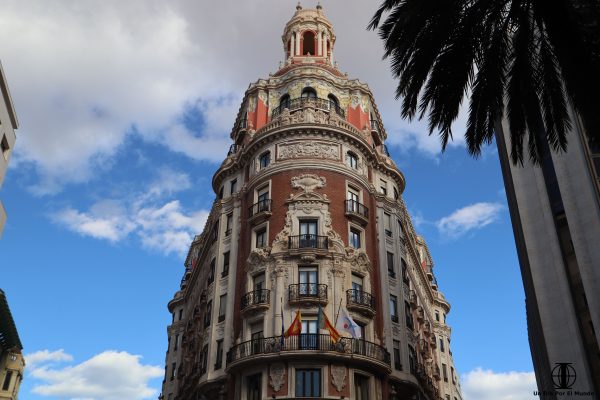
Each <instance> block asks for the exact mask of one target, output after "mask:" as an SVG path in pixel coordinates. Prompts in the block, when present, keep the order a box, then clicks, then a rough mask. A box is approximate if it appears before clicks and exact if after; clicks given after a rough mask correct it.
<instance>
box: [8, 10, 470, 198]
mask: <svg viewBox="0 0 600 400" xmlns="http://www.w3.org/2000/svg"><path fill="white" fill-rule="evenodd" d="M323 5H324V9H325V13H326V15H327V16H328V17H329V18H330V19H331V20H332V22H333V25H334V27H335V29H336V33H337V38H338V40H337V43H336V49H335V51H336V59H337V60H338V61H339V62H340V68H341V69H342V70H343V71H346V70H347V71H348V72H349V76H350V77H351V78H354V77H357V78H359V79H361V80H362V81H364V82H367V83H368V84H369V85H370V87H371V88H372V90H373V92H374V94H375V98H376V100H377V103H378V105H379V109H380V111H381V112H382V114H383V117H384V121H385V122H386V125H387V128H388V132H389V134H390V137H389V142H390V143H391V144H398V145H401V148H402V149H404V150H410V149H417V150H419V151H421V152H424V153H426V154H435V153H438V151H439V141H438V139H437V138H436V137H435V136H433V137H429V136H427V134H426V123H425V122H413V123H409V122H407V121H404V120H402V119H400V118H399V117H398V114H399V109H400V103H399V102H398V101H396V100H395V99H394V89H395V86H396V82H395V81H394V80H392V78H391V75H390V72H389V63H388V62H380V61H379V60H380V59H381V56H382V54H383V49H382V43H381V40H380V39H379V37H378V35H377V33H376V32H368V31H366V30H365V29H363V27H365V26H366V25H367V24H368V21H369V19H370V17H371V16H372V15H373V13H374V11H375V9H376V5H374V4H373V3H371V2H365V1H362V0H348V1H347V2H344V4H343V6H342V5H341V3H340V2H337V1H335V2H334V1H327V0H326V1H324V2H323ZM305 6H313V5H311V4H307V5H305ZM266 9H268V10H269V12H268V13H265V12H264V10H266ZM293 12H294V4H293V3H289V2H281V1H276V0H255V1H252V2H240V1H238V0H223V1H218V2H214V1H213V2H209V1H206V0H202V1H190V0H177V1H172V2H162V1H159V0H148V1H145V0H131V1H127V2H122V1H117V0H107V1H102V2H97V3H93V4H90V3H81V2H79V1H76V0H70V1H56V0H38V1H29V2H26V3H25V4H24V3H23V2H22V1H19V0H7V1H5V2H3V4H2V13H1V14H0V41H1V42H2V43H3V45H2V47H1V48H0V59H2V61H3V64H4V69H5V72H6V75H7V77H8V81H9V86H10V88H11V92H12V95H13V98H14V100H15V106H16V109H17V113H18V115H19V119H20V122H21V127H20V129H19V132H18V143H17V146H16V153H15V161H18V162H19V163H21V162H23V163H31V164H32V165H34V166H35V167H36V171H37V172H38V177H39V181H38V182H37V184H36V185H35V187H34V188H33V189H34V190H35V192H36V193H38V194H48V193H53V192H56V191H59V190H60V189H61V188H62V187H63V186H64V185H65V184H66V183H81V182H86V181H88V180H90V179H92V178H93V177H94V172H95V171H96V170H98V169H105V170H106V169H110V168H111V159H112V158H113V157H114V155H115V154H116V152H117V151H118V150H119V149H121V147H122V146H123V145H124V143H125V139H126V137H127V135H128V134H131V132H133V131H135V132H136V133H138V134H139V135H140V136H141V137H142V139H144V140H146V141H150V142H157V143H160V144H161V145H163V146H164V148H165V149H166V150H168V151H174V152H179V153H181V154H184V155H185V156H187V157H191V158H193V159H202V160H210V161H219V160H221V159H222V158H223V156H224V155H225V153H226V151H227V147H228V144H229V138H228V134H229V130H230V129H231V127H232V126H233V123H234V118H235V116H236V114H237V111H238V109H239V105H240V101H241V99H242V95H243V92H244V90H245V89H246V87H247V85H248V83H249V82H253V81H256V80H257V79H258V78H262V77H266V76H267V75H268V73H269V72H273V71H275V70H276V69H277V64H278V61H280V60H282V59H283V56H284V55H283V49H282V43H281V32H282V30H283V27H284V24H285V23H286V22H287V20H288V19H289V18H290V17H291V15H292V14H293ZM223 21H227V23H223ZM357 27H359V29H357ZM23 49H27V51H23ZM357 49H360V52H357ZM190 107H191V108H192V109H195V110H196V111H197V112H199V113H200V114H201V115H202V119H201V122H199V123H198V124H199V125H201V126H196V127H193V132H192V131H190V130H189V129H187V128H186V127H184V126H183V125H182V124H181V121H182V116H183V114H184V113H185V111H186V110H188V109H189V108H190ZM461 118H462V117H461ZM461 118H459V121H458V122H457V124H458V125H459V126H462V125H464V118H462V119H461ZM461 132H462V130H461V128H457V129H456V133H457V136H458V137H457V141H456V142H455V143H454V144H452V145H461V144H462V139H461V138H460V136H461ZM128 150H130V149H128Z"/></svg>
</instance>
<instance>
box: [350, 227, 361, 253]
mask: <svg viewBox="0 0 600 400" xmlns="http://www.w3.org/2000/svg"><path fill="white" fill-rule="evenodd" d="M348 242H349V244H350V247H354V248H355V249H360V246H361V244H360V230H358V229H356V228H350V238H349V239H348Z"/></svg>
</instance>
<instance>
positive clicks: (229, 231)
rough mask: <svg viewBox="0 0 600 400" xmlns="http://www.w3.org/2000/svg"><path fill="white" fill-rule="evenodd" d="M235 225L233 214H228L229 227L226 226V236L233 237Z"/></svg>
mask: <svg viewBox="0 0 600 400" xmlns="http://www.w3.org/2000/svg"><path fill="white" fill-rule="evenodd" d="M232 225H233V213H231V214H227V225H226V226H225V236H229V235H231V226H232Z"/></svg>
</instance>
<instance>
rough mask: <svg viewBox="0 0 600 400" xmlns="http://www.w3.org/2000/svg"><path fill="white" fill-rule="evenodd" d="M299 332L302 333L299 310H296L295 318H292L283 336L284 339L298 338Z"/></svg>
mask: <svg viewBox="0 0 600 400" xmlns="http://www.w3.org/2000/svg"><path fill="white" fill-rule="evenodd" d="M282 317H283V315H282ZM300 332H302V316H301V315H300V310H298V312H297V313H296V318H294V320H293V321H292V324H291V325H290V327H289V328H287V331H285V333H284V334H283V336H285V337H286V338H287V337H290V336H298V335H299V334H300Z"/></svg>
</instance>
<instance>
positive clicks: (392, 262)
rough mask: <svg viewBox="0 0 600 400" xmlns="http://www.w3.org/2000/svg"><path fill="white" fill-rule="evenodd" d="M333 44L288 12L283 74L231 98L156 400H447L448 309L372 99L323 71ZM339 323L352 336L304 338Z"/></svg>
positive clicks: (317, 16)
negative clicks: (224, 150) (226, 138)
mask: <svg viewBox="0 0 600 400" xmlns="http://www.w3.org/2000/svg"><path fill="white" fill-rule="evenodd" d="M335 42H336V37H335V34H334V32H333V27H332V25H331V23H330V22H329V20H328V19H327V18H326V17H325V15H324V13H323V9H322V7H321V6H320V5H318V6H317V7H316V8H315V9H304V8H302V7H301V6H300V5H298V7H297V8H296V12H295V13H294V15H293V16H292V18H291V20H290V21H289V22H288V23H287V24H286V26H285V28H284V32H283V36H282V43H283V49H284V57H285V62H284V63H283V64H282V66H281V68H280V69H279V71H277V72H276V73H275V74H273V75H271V76H270V77H269V78H267V79H260V80H258V81H257V82H255V83H253V84H251V85H250V87H249V88H248V90H247V91H246V93H245V96H244V100H243V102H242V105H241V107H240V110H239V113H238V115H237V118H236V121H235V124H234V127H233V130H232V132H231V139H232V141H233V144H232V145H231V148H230V151H229V154H228V156H227V158H226V159H225V160H224V161H223V163H222V165H221V166H220V167H219V169H218V170H217V172H216V173H215V174H214V177H213V181H212V185H213V190H214V191H215V193H216V197H217V198H216V200H215V202H214V204H213V208H212V210H211V213H210V215H209V217H208V220H207V223H206V227H205V229H204V232H203V233H202V234H200V235H198V236H197V237H196V238H195V239H194V241H193V243H192V244H191V246H190V251H189V254H188V257H187V259H186V261H185V266H186V270H185V273H184V277H183V279H182V281H181V290H179V291H178V292H177V293H176V294H175V296H174V298H173V299H172V300H171V301H170V302H169V305H168V307H169V311H170V312H171V313H172V315H173V322H172V324H171V325H170V326H169V327H168V328H167V332H168V335H169V347H168V351H167V356H166V368H165V381H164V384H163V388H162V395H161V396H162V398H163V399H165V400H175V399H178V400H192V399H200V398H206V399H243V400H255V399H272V398H280V399H290V398H338V399H339V398H351V399H381V398H384V399H401V398H402V399H403V398H421V399H430V400H433V399H435V400H438V399H439V398H440V397H441V398H445V399H452V400H458V399H461V394H460V386H459V382H458V379H457V373H456V371H455V368H454V364H453V361H452V356H451V353H450V349H449V340H450V328H449V327H448V326H447V325H446V323H445V316H446V314H447V313H448V312H449V311H450V305H449V303H448V302H447V301H446V300H445V298H444V296H443V295H442V294H441V292H440V291H439V290H438V287H437V283H436V280H435V277H434V274H433V262H432V259H431V256H430V254H429V251H428V249H427V245H426V244H425V241H424V239H423V238H422V237H420V236H419V235H417V234H416V232H415V230H414V228H413V225H412V222H411V219H410V216H409V215H408V212H407V210H406V206H405V204H404V202H403V200H402V192H403V190H404V188H405V184H406V182H405V178H404V175H403V174H402V173H401V172H400V170H399V169H398V168H397V167H396V165H395V164H394V162H393V160H392V159H391V158H390V156H389V154H388V152H387V149H386V147H385V144H384V142H385V139H386V131H385V129H384V127H383V124H382V123H381V117H380V115H379V112H378V110H377V107H376V104H375V101H374V98H373V95H372V93H371V91H370V90H369V88H368V86H367V85H366V84H364V83H361V82H359V81H358V80H350V79H348V78H347V77H346V75H345V74H343V73H341V72H340V71H339V69H338V67H337V65H336V63H335V61H334V50H335ZM321 310H322V311H321ZM346 310H347V312H348V315H349V316H350V317H351V318H352V320H353V321H355V323H356V325H357V326H356V327H355V329H354V330H353V331H352V333H350V332H349V331H341V332H340V333H341V334H342V337H341V338H340V339H339V340H336V338H335V337H334V336H332V335H331V333H330V331H327V330H322V329H319V325H320V324H319V315H322V313H324V314H325V316H327V317H328V318H329V320H330V321H331V323H332V324H336V322H338V321H336V320H339V318H341V315H345V313H346ZM298 314H300V315H301V323H300V325H301V333H300V334H299V335H292V336H288V337H283V335H282V333H283V330H284V329H287V328H288V327H289V326H290V324H292V320H293V319H294V318H296V316H297V315H298ZM321 320H323V318H321Z"/></svg>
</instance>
